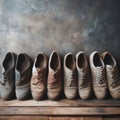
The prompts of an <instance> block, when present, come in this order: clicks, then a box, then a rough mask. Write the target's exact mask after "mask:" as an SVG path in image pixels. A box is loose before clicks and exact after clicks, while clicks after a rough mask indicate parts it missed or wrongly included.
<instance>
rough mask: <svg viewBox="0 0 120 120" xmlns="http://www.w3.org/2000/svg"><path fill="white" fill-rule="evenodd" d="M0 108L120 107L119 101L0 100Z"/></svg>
mask: <svg viewBox="0 0 120 120" xmlns="http://www.w3.org/2000/svg"><path fill="white" fill-rule="evenodd" d="M0 106H13V107H14V106H42V107H49V106H51V107H120V100H113V99H111V100H97V99H93V100H80V99H79V100H67V99H62V100H59V101H51V100H43V101H35V100H25V101H18V100H11V101H4V100H0Z"/></svg>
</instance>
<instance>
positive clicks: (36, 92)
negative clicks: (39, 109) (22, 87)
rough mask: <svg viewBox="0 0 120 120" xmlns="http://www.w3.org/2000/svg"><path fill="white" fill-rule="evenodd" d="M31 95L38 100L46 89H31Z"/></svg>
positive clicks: (42, 96)
mask: <svg viewBox="0 0 120 120" xmlns="http://www.w3.org/2000/svg"><path fill="white" fill-rule="evenodd" d="M31 93H32V97H33V99H34V100H36V101H39V100H42V99H43V98H44V96H45V94H46V90H37V91H35V90H34V91H32V92H31Z"/></svg>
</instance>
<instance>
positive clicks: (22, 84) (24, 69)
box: [15, 53, 32, 100]
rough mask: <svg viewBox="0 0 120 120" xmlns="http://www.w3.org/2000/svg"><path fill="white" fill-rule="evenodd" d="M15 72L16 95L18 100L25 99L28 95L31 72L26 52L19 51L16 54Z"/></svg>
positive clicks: (29, 60)
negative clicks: (19, 52)
mask: <svg viewBox="0 0 120 120" xmlns="http://www.w3.org/2000/svg"><path fill="white" fill-rule="evenodd" d="M15 72H16V80H15V87H16V88H15V89H16V97H17V99H18V100H25V99H27V98H28V97H29V96H30V79H31V73H32V61H31V59H30V57H29V56H28V55H27V54H25V53H21V54H19V55H18V57H17V63H16V69H15Z"/></svg>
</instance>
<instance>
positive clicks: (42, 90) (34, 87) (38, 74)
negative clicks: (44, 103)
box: [31, 53, 48, 100]
mask: <svg viewBox="0 0 120 120" xmlns="http://www.w3.org/2000/svg"><path fill="white" fill-rule="evenodd" d="M47 64H48V59H47V56H46V55H45V54H44V53H39V54H37V56H36V58H35V61H34V65H33V69H32V78H31V92H32V97H33V99H34V100H41V99H43V98H44V97H45V95H46V90H47Z"/></svg>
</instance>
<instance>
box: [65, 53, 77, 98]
mask: <svg viewBox="0 0 120 120" xmlns="http://www.w3.org/2000/svg"><path fill="white" fill-rule="evenodd" d="M77 88H78V87H77V76H76V64H75V58H74V57H73V55H72V54H71V53H68V54H66V55H65V57H64V93H65V96H66V97H67V98H68V99H75V98H76V96H77V90H78V89H77Z"/></svg>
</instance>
